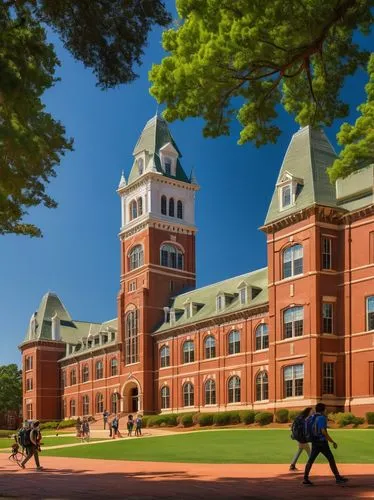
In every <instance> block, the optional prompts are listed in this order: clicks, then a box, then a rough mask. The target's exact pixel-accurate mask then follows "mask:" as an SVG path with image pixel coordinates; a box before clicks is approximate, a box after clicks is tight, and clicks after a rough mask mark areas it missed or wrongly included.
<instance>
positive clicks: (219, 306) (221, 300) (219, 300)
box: [216, 295, 223, 311]
mask: <svg viewBox="0 0 374 500" xmlns="http://www.w3.org/2000/svg"><path fill="white" fill-rule="evenodd" d="M222 302H223V297H222V295H219V296H218V297H217V298H216V306H217V311H220V310H221V309H222Z"/></svg>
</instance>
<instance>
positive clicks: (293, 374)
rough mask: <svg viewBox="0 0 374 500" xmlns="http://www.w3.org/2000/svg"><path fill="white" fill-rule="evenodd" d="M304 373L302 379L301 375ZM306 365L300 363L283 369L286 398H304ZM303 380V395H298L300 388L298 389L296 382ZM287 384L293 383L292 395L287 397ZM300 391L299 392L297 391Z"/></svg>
mask: <svg viewBox="0 0 374 500" xmlns="http://www.w3.org/2000/svg"><path fill="white" fill-rule="evenodd" d="M301 372H302V377H300V376H299V375H300V373H301ZM304 377H305V372H304V364H302V363H300V364H297V365H289V366H285V367H284V368H283V388H284V389H283V390H284V398H285V399H286V398H295V397H302V396H304ZM298 380H302V381H303V382H302V391H301V394H296V393H297V392H299V388H297V387H296V381H298ZM286 382H291V395H288V396H287V389H286ZM296 389H298V390H296Z"/></svg>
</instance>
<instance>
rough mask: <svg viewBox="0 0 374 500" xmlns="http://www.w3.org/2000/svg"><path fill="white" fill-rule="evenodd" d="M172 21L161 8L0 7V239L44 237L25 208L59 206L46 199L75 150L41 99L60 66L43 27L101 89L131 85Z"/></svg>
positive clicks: (9, 1) (27, 1) (34, 3)
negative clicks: (155, 35)
mask: <svg viewBox="0 0 374 500" xmlns="http://www.w3.org/2000/svg"><path fill="white" fill-rule="evenodd" d="M169 21H170V16H169V14H168V13H167V12H166V10H165V7H164V4H163V2H162V1H160V0H4V1H3V2H2V3H1V5H0V234H6V233H16V234H26V235H29V236H41V235H42V234H41V231H40V229H39V228H38V227H36V226H35V225H33V224H25V223H24V217H25V215H26V214H27V211H28V209H29V208H30V207H33V206H37V205H39V204H43V205H44V206H46V207H47V208H54V207H56V206H57V203H56V202H55V201H54V200H53V199H52V198H51V197H50V196H48V194H47V193H46V187H47V185H48V183H49V181H50V179H51V177H54V176H56V170H55V169H56V167H57V166H58V165H59V164H60V162H61V157H62V156H63V155H64V154H65V153H66V152H68V151H71V150H72V140H70V139H68V138H67V137H66V136H65V129H64V127H63V126H62V124H61V123H59V122H58V121H56V120H54V119H53V117H52V116H51V115H50V114H49V113H47V112H46V111H45V107H44V105H43V104H42V101H41V97H42V95H43V93H44V92H45V90H47V89H49V88H51V87H53V85H54V84H55V82H56V81H57V79H56V78H55V76H54V75H55V68H56V66H58V65H59V61H58V59H57V57H56V54H55V51H54V48H53V46H52V45H51V44H49V43H48V42H47V39H46V32H45V29H44V27H43V26H44V25H48V26H49V27H51V28H52V29H53V30H54V31H56V32H57V33H58V35H59V36H60V38H61V40H62V41H63V43H64V46H65V47H66V48H67V49H68V50H69V51H70V52H71V53H72V55H73V56H74V57H75V58H76V59H78V60H80V61H82V62H83V64H84V65H85V66H86V67H89V68H91V69H92V70H93V72H94V74H95V75H96V77H97V85H98V86H99V87H100V88H102V89H107V88H110V87H114V86H116V85H119V84H123V83H130V82H132V81H133V80H134V79H135V78H136V77H137V75H136V73H135V72H134V66H135V65H136V64H140V63H141V57H142V55H143V48H144V46H145V44H146V41H147V36H148V33H149V31H150V30H151V28H152V26H153V25H154V24H158V25H160V26H166V25H167V24H168V23H169Z"/></svg>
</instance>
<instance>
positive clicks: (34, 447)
mask: <svg viewBox="0 0 374 500" xmlns="http://www.w3.org/2000/svg"><path fill="white" fill-rule="evenodd" d="M39 425H40V424H39V421H38V420H36V421H35V422H34V423H33V424H32V427H31V430H30V434H29V436H30V442H29V443H27V444H26V453H27V456H26V458H25V459H24V460H23V461H22V462H21V463H20V466H21V467H22V469H24V468H25V465H26V464H27V462H28V461H29V460H30V458H31V457H34V460H35V465H36V470H43V467H41V466H40V462H39V451H40V441H41V439H42V436H41V434H40V428H39Z"/></svg>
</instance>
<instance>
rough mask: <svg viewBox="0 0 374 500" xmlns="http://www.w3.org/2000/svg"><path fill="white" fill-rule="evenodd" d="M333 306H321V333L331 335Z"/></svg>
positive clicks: (327, 304)
mask: <svg viewBox="0 0 374 500" xmlns="http://www.w3.org/2000/svg"><path fill="white" fill-rule="evenodd" d="M333 314H334V305H333V304H331V303H323V304H322V333H333Z"/></svg>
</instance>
